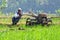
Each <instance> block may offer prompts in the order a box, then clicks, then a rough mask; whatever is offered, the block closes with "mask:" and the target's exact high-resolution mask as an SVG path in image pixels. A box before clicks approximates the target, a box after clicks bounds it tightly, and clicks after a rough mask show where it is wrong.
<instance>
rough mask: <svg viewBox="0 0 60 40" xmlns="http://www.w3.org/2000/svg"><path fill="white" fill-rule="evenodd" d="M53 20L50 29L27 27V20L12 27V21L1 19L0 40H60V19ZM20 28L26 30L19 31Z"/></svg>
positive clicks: (34, 26) (22, 20) (46, 27)
mask: <svg viewBox="0 0 60 40" xmlns="http://www.w3.org/2000/svg"><path fill="white" fill-rule="evenodd" d="M52 20H53V24H52V25H50V26H49V27H48V26H44V27H43V26H41V25H33V26H25V19H21V20H20V21H19V23H18V24H19V25H14V26H10V24H11V19H10V18H9V19H8V18H6V19H3V18H2V19H0V40H60V25H59V22H60V18H53V19H52ZM23 22H24V23H23ZM10 27H11V28H10ZM19 27H22V28H24V30H18V28H19Z"/></svg>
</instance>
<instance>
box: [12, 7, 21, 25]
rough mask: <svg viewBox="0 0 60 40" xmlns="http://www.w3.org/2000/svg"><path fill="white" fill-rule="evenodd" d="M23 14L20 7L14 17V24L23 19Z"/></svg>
mask: <svg viewBox="0 0 60 40" xmlns="http://www.w3.org/2000/svg"><path fill="white" fill-rule="evenodd" d="M21 16H22V9H21V8H19V9H18V12H17V13H15V16H14V17H13V18H12V25H16V24H17V23H18V21H19V20H20V19H21Z"/></svg>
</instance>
